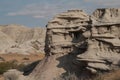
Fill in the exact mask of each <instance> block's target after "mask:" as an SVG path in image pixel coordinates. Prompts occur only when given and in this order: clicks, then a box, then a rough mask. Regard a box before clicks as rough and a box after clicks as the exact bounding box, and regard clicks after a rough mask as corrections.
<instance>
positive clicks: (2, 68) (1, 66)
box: [0, 61, 25, 74]
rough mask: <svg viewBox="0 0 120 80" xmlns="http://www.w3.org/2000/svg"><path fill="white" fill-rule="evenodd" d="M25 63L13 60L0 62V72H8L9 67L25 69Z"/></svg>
mask: <svg viewBox="0 0 120 80" xmlns="http://www.w3.org/2000/svg"><path fill="white" fill-rule="evenodd" d="M24 66H25V65H24V64H19V65H18V64H17V63H15V62H14V61H12V62H1V63H0V74H3V73H4V72H6V71H7V70H9V69H18V70H21V71H22V70H23V68H24Z"/></svg>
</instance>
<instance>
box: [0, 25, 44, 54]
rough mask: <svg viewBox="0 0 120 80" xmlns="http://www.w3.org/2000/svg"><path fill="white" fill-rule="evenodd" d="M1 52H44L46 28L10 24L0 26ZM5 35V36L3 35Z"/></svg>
mask: <svg viewBox="0 0 120 80" xmlns="http://www.w3.org/2000/svg"><path fill="white" fill-rule="evenodd" d="M0 33H1V35H0V36H1V38H0V43H1V45H0V50H2V51H0V53H2V54H5V53H6V54H7V53H18V54H35V53H44V45H45V35H46V30H45V29H44V28H28V27H25V26H22V25H16V24H10V25H1V26H0ZM3 35H4V36H5V37H3Z"/></svg>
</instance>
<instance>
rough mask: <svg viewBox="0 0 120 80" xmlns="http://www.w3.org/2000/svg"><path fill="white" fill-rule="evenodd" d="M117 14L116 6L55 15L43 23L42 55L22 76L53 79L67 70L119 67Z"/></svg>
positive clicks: (30, 79) (34, 79)
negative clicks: (31, 69) (38, 61)
mask: <svg viewBox="0 0 120 80" xmlns="http://www.w3.org/2000/svg"><path fill="white" fill-rule="evenodd" d="M119 14H120V11H119V9H114V8H109V9H107V8H106V9H97V10H96V11H95V12H94V13H93V15H92V16H89V15H87V14H86V13H84V12H83V11H82V10H69V11H68V12H64V13H61V14H59V15H57V16H55V17H54V19H53V20H51V21H50V22H49V23H48V25H47V32H46V40H45V52H46V57H45V58H44V59H43V60H42V61H41V62H40V63H39V64H38V65H37V67H36V68H35V69H34V70H33V72H32V73H31V74H30V75H28V76H27V78H26V79H25V80H54V78H56V77H58V76H61V75H65V74H67V73H75V75H77V76H78V77H81V76H82V74H83V75H84V76H86V74H87V73H88V72H89V71H90V72H92V73H97V72H99V71H102V72H103V71H110V70H112V69H114V68H117V67H119V66H120V46H119V42H120V32H119V31H120V22H119V21H120V20H119V19H120V16H119ZM87 75H88V74H87ZM21 80H22V79H21Z"/></svg>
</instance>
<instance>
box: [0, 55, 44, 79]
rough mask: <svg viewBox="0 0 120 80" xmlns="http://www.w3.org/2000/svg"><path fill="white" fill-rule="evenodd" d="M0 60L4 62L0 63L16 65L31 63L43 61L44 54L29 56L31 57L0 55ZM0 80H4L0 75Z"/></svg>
mask: <svg viewBox="0 0 120 80" xmlns="http://www.w3.org/2000/svg"><path fill="white" fill-rule="evenodd" d="M0 58H3V59H4V61H0V62H9V61H16V62H17V63H31V62H34V61H37V60H41V59H43V58H44V54H41V53H40V54H31V55H21V54H0ZM0 80H4V78H3V76H2V75H0Z"/></svg>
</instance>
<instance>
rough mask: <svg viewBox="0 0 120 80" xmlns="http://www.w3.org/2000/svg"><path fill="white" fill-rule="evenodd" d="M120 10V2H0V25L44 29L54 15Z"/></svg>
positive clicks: (68, 0) (101, 0) (75, 0)
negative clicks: (73, 10)
mask: <svg viewBox="0 0 120 80" xmlns="http://www.w3.org/2000/svg"><path fill="white" fill-rule="evenodd" d="M97 8H120V0H0V25H5V24H20V25H25V26H28V27H44V26H45V25H46V24H47V23H48V21H50V20H51V19H52V18H53V17H54V16H55V15H56V14H58V13H61V12H65V11H67V10H71V9H83V10H84V11H85V12H86V13H88V14H92V12H93V11H94V10H95V9H97Z"/></svg>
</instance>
